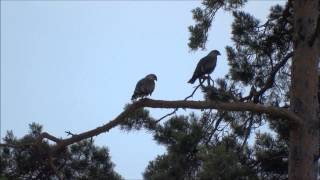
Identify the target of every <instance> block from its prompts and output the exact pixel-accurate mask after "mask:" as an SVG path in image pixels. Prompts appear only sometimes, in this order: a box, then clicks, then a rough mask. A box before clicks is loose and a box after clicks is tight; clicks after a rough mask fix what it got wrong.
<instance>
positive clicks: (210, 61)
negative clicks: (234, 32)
mask: <svg viewBox="0 0 320 180" xmlns="http://www.w3.org/2000/svg"><path fill="white" fill-rule="evenodd" d="M218 55H221V54H220V52H219V51H218V50H213V51H211V52H210V53H209V54H208V55H207V56H205V57H203V58H202V59H200V61H199V62H198V65H197V67H196V69H195V70H194V73H193V75H192V78H191V79H190V80H189V81H188V83H190V84H193V83H194V82H195V81H196V80H197V79H199V78H202V77H203V76H204V75H206V74H208V75H209V74H211V73H212V71H213V70H214V68H215V67H216V64H217V56H218Z"/></svg>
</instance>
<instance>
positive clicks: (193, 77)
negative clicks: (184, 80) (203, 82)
mask: <svg viewBox="0 0 320 180" xmlns="http://www.w3.org/2000/svg"><path fill="white" fill-rule="evenodd" d="M196 80H197V78H196V77H195V76H192V78H191V79H190V80H189V81H188V83H190V84H193V83H194V82H195V81H196Z"/></svg>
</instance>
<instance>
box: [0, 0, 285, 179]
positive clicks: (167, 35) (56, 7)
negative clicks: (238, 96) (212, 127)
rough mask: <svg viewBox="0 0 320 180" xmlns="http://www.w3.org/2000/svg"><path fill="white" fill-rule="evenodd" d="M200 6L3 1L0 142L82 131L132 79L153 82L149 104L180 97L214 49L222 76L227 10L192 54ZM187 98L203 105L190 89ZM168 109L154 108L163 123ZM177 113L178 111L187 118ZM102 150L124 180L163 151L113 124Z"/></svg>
mask: <svg viewBox="0 0 320 180" xmlns="http://www.w3.org/2000/svg"><path fill="white" fill-rule="evenodd" d="M277 3H281V4H283V3H284V1H250V2H249V3H248V4H247V5H246V6H245V10H247V11H249V12H251V13H253V14H255V15H256V17H258V18H260V19H262V20H263V19H264V18H265V16H266V15H267V12H268V10H269V8H270V6H271V5H274V4H277ZM199 5H200V2H199V1H187V0H186V1H119V2H117V1H40V0H38V1H23V0H21V1H11V0H6V1H1V137H3V136H4V135H5V133H6V131H7V130H13V132H14V134H15V135H17V136H18V137H21V136H23V135H24V134H26V133H27V131H28V124H30V123H32V122H37V123H39V124H41V125H43V126H44V131H47V132H49V133H51V134H53V135H55V136H57V137H63V138H65V137H66V134H65V131H71V132H72V133H81V132H83V131H87V130H91V129H93V128H95V127H97V126H101V125H102V124H105V123H107V122H108V121H110V120H112V119H113V118H114V117H116V116H117V115H118V114H119V113H120V112H121V111H122V110H123V107H124V105H125V104H126V103H129V102H130V97H131V95H132V92H133V90H134V87H135V85H136V82H137V81H138V80H139V79H141V78H143V77H144V76H145V75H146V74H149V73H155V74H156V75H157V76H158V81H157V82H156V89H155V91H154V93H153V94H152V98H154V99H163V100H175V99H183V98H184V97H186V96H188V95H189V94H190V93H191V92H192V90H193V89H192V88H193V86H192V85H190V84H187V83H186V82H187V80H188V79H189V78H190V77H191V75H192V73H193V70H194V68H195V65H196V64H197V62H198V60H199V59H200V58H201V57H203V56H205V55H206V54H207V53H208V51H209V50H212V49H218V50H219V51H220V52H221V53H222V56H219V60H218V65H217V67H216V70H215V71H214V73H213V74H212V77H213V78H216V77H223V76H224V75H225V74H226V73H227V71H228V65H227V62H226V53H225V49H224V47H225V46H226V45H232V42H231V40H230V32H231V28H230V25H231V23H232V16H231V13H226V12H223V11H220V12H219V13H218V14H217V16H216V18H215V20H214V23H213V27H212V28H211V31H210V35H209V42H208V44H207V49H208V50H205V51H200V50H199V51H196V52H190V49H189V48H188V46H187V43H188V38H189V32H188V26H189V25H192V24H194V21H193V20H192V14H191V10H192V9H193V8H195V7H197V6H199ZM193 99H202V95H201V93H197V94H196V96H195V97H194V98H193ZM170 111H171V110H152V111H151V112H152V115H153V116H154V117H161V116H162V115H165V114H166V113H168V112H170ZM186 113H188V112H184V111H183V110H181V111H179V114H186ZM94 139H95V142H96V144H97V145H99V146H107V147H108V148H109V150H110V155H111V160H112V161H113V162H114V163H115V165H116V166H115V170H116V171H117V172H118V173H120V174H121V175H122V176H123V177H124V178H125V179H130V180H132V179H142V172H143V171H144V169H145V168H146V166H147V165H148V162H149V161H151V160H153V159H154V158H155V157H156V156H157V155H160V154H163V153H164V152H165V148H164V147H163V146H160V145H158V144H156V142H155V141H153V140H152V135H151V134H150V133H148V132H145V131H132V132H129V133H127V132H123V131H120V130H119V129H118V128H116V129H113V130H111V131H110V132H108V133H104V134H101V135H99V136H98V137H95V138H94Z"/></svg>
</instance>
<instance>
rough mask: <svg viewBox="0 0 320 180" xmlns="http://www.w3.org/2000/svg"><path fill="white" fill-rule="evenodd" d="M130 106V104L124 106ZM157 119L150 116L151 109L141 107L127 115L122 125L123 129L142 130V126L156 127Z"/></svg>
mask: <svg viewBox="0 0 320 180" xmlns="http://www.w3.org/2000/svg"><path fill="white" fill-rule="evenodd" d="M126 108H128V105H127V106H126V107H125V108H124V109H126ZM155 126H156V120H155V119H153V118H152V117H151V116H150V113H149V110H147V109H145V108H140V109H138V110H136V111H135V112H133V113H131V114H130V115H129V116H127V117H126V119H125V121H123V123H122V124H121V125H120V128H121V129H122V130H126V131H129V130H140V129H141V128H143V127H144V128H146V129H154V128H155Z"/></svg>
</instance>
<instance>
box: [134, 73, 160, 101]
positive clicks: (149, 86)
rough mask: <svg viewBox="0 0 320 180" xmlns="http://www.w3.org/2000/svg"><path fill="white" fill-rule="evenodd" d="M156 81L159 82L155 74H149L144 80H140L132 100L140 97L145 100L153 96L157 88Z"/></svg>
mask: <svg viewBox="0 0 320 180" xmlns="http://www.w3.org/2000/svg"><path fill="white" fill-rule="evenodd" d="M155 81H157V76H156V75H155V74H148V75H147V76H146V77H144V78H143V79H140V80H139V81H138V82H137V85H136V88H135V89H134V92H133V95H132V97H131V100H135V99H137V98H139V97H141V98H144V97H146V96H148V95H150V96H151V94H152V92H153V90H154V87H155Z"/></svg>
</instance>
